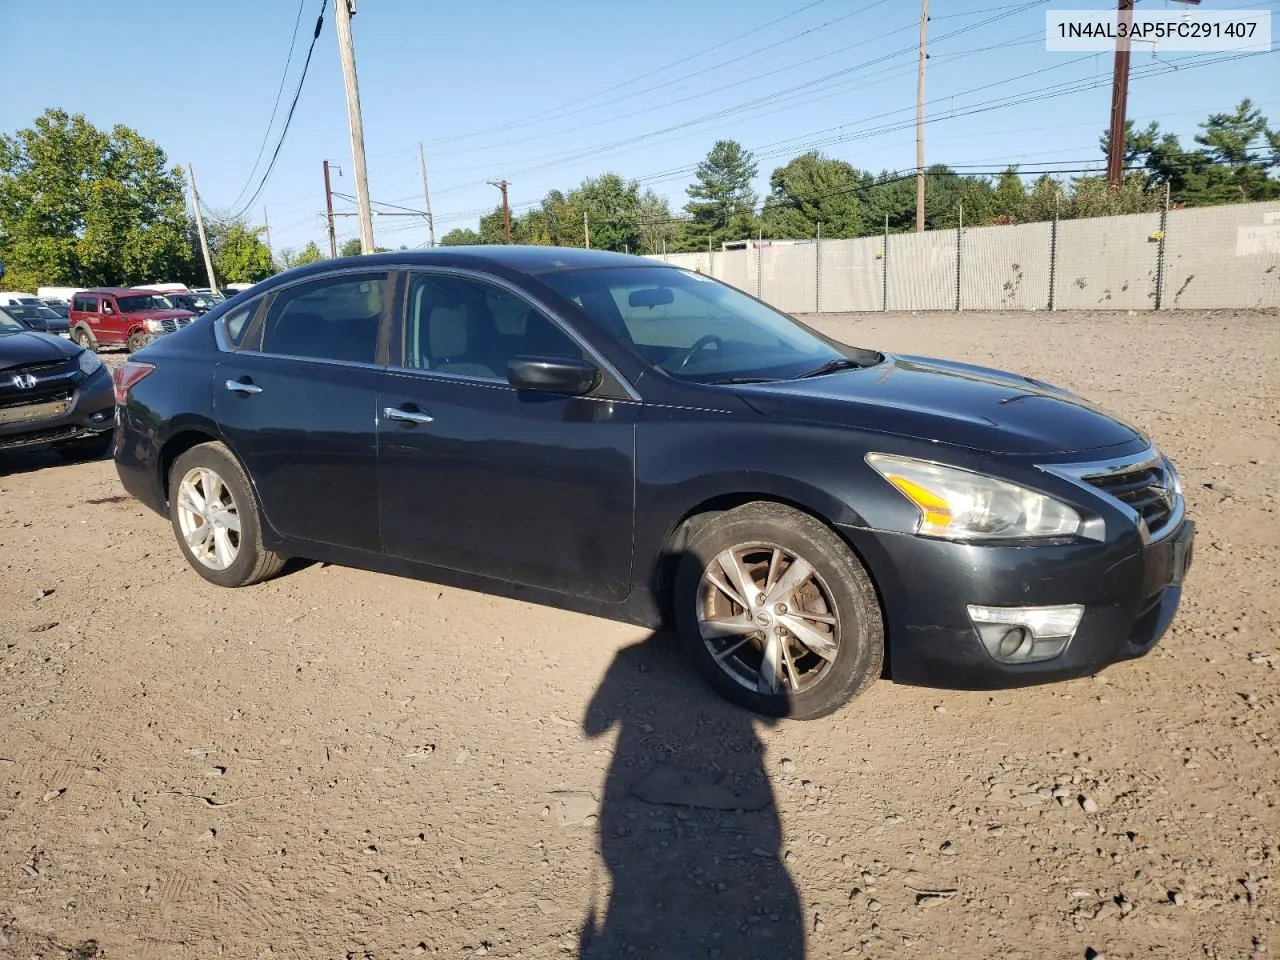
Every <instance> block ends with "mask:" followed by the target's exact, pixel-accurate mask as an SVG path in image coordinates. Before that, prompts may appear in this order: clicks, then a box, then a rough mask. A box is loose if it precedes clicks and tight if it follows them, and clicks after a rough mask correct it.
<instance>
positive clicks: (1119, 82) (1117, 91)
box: [1107, 0, 1133, 190]
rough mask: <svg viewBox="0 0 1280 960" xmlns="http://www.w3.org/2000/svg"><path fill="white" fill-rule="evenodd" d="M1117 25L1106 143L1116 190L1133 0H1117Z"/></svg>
mask: <svg viewBox="0 0 1280 960" xmlns="http://www.w3.org/2000/svg"><path fill="white" fill-rule="evenodd" d="M1118 2H1119V7H1118V12H1119V17H1120V27H1119V30H1118V31H1117V32H1118V34H1119V36H1117V38H1116V62H1115V71H1114V74H1113V76H1112V79H1111V137H1110V142H1109V143H1108V144H1107V186H1109V187H1110V188H1111V189H1112V190H1119V189H1120V185H1121V184H1122V183H1123V182H1124V147H1125V133H1126V131H1127V126H1128V125H1127V124H1126V122H1125V114H1126V111H1127V109H1128V101H1129V32H1128V28H1129V26H1130V25H1131V24H1132V23H1133V0H1118Z"/></svg>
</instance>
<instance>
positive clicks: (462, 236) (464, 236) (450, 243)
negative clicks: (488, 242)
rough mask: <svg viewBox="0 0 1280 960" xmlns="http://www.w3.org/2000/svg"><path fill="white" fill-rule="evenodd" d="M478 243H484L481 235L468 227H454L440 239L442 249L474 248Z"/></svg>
mask: <svg viewBox="0 0 1280 960" xmlns="http://www.w3.org/2000/svg"><path fill="white" fill-rule="evenodd" d="M478 243H484V241H483V240H481V239H480V234H478V233H476V232H475V231H474V230H470V229H468V228H466V227H454V228H453V229H452V230H450V231H449V232H448V233H446V234H445V235H444V236H443V237H441V238H440V246H442V247H473V246H475V245H476V244H478Z"/></svg>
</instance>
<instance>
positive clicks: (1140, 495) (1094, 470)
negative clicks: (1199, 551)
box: [1040, 447, 1186, 543]
mask: <svg viewBox="0 0 1280 960" xmlns="http://www.w3.org/2000/svg"><path fill="white" fill-rule="evenodd" d="M1040 469H1041V470H1044V471H1045V472H1046V473H1052V474H1054V475H1056V476H1059V477H1062V478H1063V479H1065V480H1070V481H1071V482H1072V483H1074V484H1076V485H1077V486H1079V487H1082V488H1083V489H1085V490H1088V491H1090V492H1091V493H1093V494H1095V495H1098V496H1103V497H1106V498H1107V500H1108V501H1109V502H1110V503H1111V504H1112V505H1113V506H1115V507H1118V508H1119V510H1120V511H1121V512H1122V513H1124V514H1125V515H1126V516H1128V517H1129V518H1130V519H1131V520H1132V521H1133V522H1134V524H1136V525H1137V527H1138V531H1139V533H1140V534H1141V535H1142V540H1143V542H1144V543H1154V542H1156V541H1158V540H1162V539H1164V538H1165V537H1166V536H1168V535H1169V534H1171V533H1173V531H1175V530H1177V529H1178V527H1179V526H1181V524H1182V519H1183V517H1184V516H1185V514H1186V502H1185V500H1184V499H1183V496H1182V493H1181V491H1180V489H1179V480H1178V474H1177V470H1176V468H1175V467H1174V466H1173V463H1172V462H1170V460H1169V459H1168V458H1167V457H1165V456H1164V455H1163V454H1161V453H1160V452H1159V451H1158V450H1156V448H1155V447H1148V448H1147V449H1146V450H1144V451H1142V452H1141V453H1138V454H1136V455H1133V456H1129V457H1118V458H1115V459H1112V460H1098V461H1094V462H1092V463H1051V464H1041V465H1040ZM1113 489H1114V490H1115V491H1116V492H1113ZM1166 492H1167V493H1166ZM1162 493H1163V494H1165V495H1163V496H1161V494H1162Z"/></svg>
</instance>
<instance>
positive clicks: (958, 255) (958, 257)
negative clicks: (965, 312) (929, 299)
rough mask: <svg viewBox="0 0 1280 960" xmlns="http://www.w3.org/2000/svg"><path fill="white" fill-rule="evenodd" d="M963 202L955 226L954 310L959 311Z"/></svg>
mask: <svg viewBox="0 0 1280 960" xmlns="http://www.w3.org/2000/svg"><path fill="white" fill-rule="evenodd" d="M963 238H964V201H963V200H961V201H960V222H959V223H958V224H957V225H956V309H957V310H959V309H960V275H961V274H960V271H961V268H962V266H963V255H962V254H963V249H964V239H963Z"/></svg>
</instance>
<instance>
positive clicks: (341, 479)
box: [213, 271, 389, 551]
mask: <svg viewBox="0 0 1280 960" xmlns="http://www.w3.org/2000/svg"><path fill="white" fill-rule="evenodd" d="M388 290H389V285H388V282H387V276H386V274H385V273H383V272H380V271H378V272H368V273H358V274H351V273H347V274H341V275H337V276H332V277H326V278H323V279H319V280H311V281H308V282H306V283H302V284H298V285H296V286H293V287H289V288H286V289H285V290H283V291H281V292H280V293H279V294H277V295H276V297H275V299H274V300H273V301H272V303H271V305H270V308H269V309H268V311H267V314H266V316H265V319H264V320H263V323H262V329H261V330H260V331H256V332H254V333H252V334H250V336H251V337H252V338H253V339H255V341H257V340H258V338H260V344H261V346H260V349H245V350H239V351H236V352H234V353H228V354H224V355H223V358H222V360H221V361H220V362H219V363H218V367H217V370H216V373H215V379H214V383H213V392H214V415H215V417H216V419H217V421H218V424H219V426H220V427H221V429H222V432H223V435H224V436H225V437H226V440H227V442H228V444H229V445H230V446H231V448H232V449H233V450H234V451H235V453H236V454H237V455H238V456H239V457H240V458H241V460H242V462H243V463H244V464H245V466H246V468H247V469H248V472H249V475H250V476H251V477H252V478H253V481H254V483H255V485H256V488H257V492H258V498H259V500H260V501H261V506H262V511H263V513H264V514H265V515H266V517H267V521H268V522H269V523H270V525H271V527H272V528H273V529H274V530H276V531H277V532H278V533H280V534H281V535H283V536H286V537H291V538H294V539H298V540H312V541H316V542H319V543H327V544H333V545H336V546H340V547H350V548H354V549H358V550H368V551H377V550H378V549H379V543H378V505H377V436H376V427H375V424H376V403H377V390H378V383H379V380H380V378H381V376H382V371H383V369H385V368H384V366H383V365H381V364H380V363H379V362H378V342H379V336H378V334H379V327H380V325H381V323H382V321H383V318H384V316H385V315H386V305H387V298H388ZM255 346H256V344H255Z"/></svg>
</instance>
